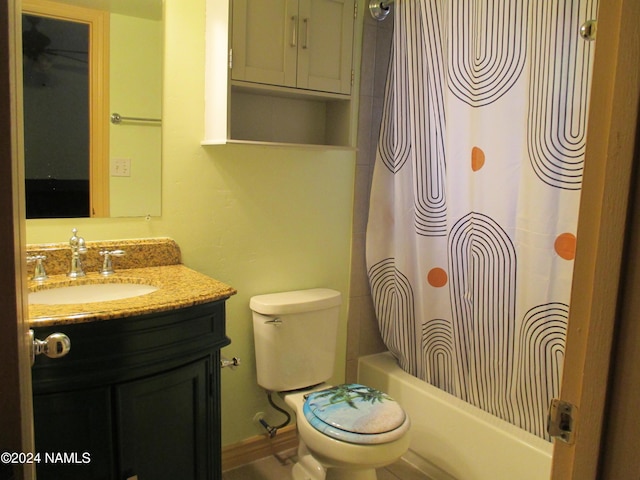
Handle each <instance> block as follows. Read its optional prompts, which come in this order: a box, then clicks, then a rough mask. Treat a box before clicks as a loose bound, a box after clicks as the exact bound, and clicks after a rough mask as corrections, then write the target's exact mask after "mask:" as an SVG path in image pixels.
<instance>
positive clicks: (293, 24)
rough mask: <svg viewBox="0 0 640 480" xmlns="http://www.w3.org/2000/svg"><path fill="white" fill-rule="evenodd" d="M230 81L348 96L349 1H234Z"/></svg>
mask: <svg viewBox="0 0 640 480" xmlns="http://www.w3.org/2000/svg"><path fill="white" fill-rule="evenodd" d="M232 18H233V24H232V42H231V45H232V69H231V78H232V80H241V81H247V82H256V83H263V84H269V85H278V86H282V87H295V88H301V89H308V90H316V91H322V92H331V93H339V94H345V95H348V94H350V93H351V77H352V49H353V30H354V28H353V27H354V1H353V0H272V1H269V2H265V1H264V0H234V1H233V9H232Z"/></svg>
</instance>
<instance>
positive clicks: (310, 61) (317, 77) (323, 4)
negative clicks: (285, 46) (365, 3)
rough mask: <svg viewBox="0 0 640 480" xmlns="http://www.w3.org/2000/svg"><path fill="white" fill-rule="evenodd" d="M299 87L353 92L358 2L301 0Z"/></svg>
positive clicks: (335, 91) (350, 0)
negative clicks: (352, 78) (355, 8)
mask: <svg viewBox="0 0 640 480" xmlns="http://www.w3.org/2000/svg"><path fill="white" fill-rule="evenodd" d="M299 14H300V20H299V22H300V26H299V30H300V33H299V42H298V43H299V47H298V84H297V85H298V88H305V89H309V90H320V91H324V92H334V93H345V94H349V93H350V92H351V70H352V57H353V27H354V0H300V7H299Z"/></svg>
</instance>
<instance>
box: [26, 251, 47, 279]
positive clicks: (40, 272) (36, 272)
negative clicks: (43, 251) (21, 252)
mask: <svg viewBox="0 0 640 480" xmlns="http://www.w3.org/2000/svg"><path fill="white" fill-rule="evenodd" d="M46 259H47V256H46V255H28V256H27V263H33V262H36V266H35V267H34V269H33V277H31V280H35V281H36V282H43V281H45V280H46V279H47V278H49V277H48V275H47V272H46V271H45V269H44V264H43V263H42V262H43V261H44V260H46Z"/></svg>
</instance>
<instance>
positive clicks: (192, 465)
mask: <svg viewBox="0 0 640 480" xmlns="http://www.w3.org/2000/svg"><path fill="white" fill-rule="evenodd" d="M210 365H211V360H210V358H209V357H207V358H205V359H202V360H200V361H198V362H195V363H191V364H189V365H186V366H184V367H181V368H178V369H175V370H171V371H168V372H165V373H161V374H158V375H154V376H152V377H149V378H146V379H141V380H137V381H133V382H130V383H126V384H122V385H118V386H116V387H115V398H116V410H117V412H118V413H117V419H116V421H117V431H118V438H119V450H120V451H119V455H120V477H119V478H125V479H126V478H132V477H134V476H136V475H137V478H139V479H140V480H144V479H150V480H151V479H153V480H175V479H180V480H196V479H197V480H209V479H211V478H215V479H217V478H220V474H219V472H218V473H216V472H215V471H214V470H216V469H219V465H218V466H217V467H215V466H214V465H213V463H214V460H213V455H212V454H213V449H212V440H211V438H212V437H211V435H212V415H211V410H212V408H211V404H212V402H211V397H210V395H209V386H208V378H209V372H210ZM212 472H213V473H212Z"/></svg>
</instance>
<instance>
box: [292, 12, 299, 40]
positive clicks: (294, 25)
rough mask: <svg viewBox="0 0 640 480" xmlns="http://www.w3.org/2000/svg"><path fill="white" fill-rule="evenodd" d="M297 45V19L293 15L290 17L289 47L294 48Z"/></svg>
mask: <svg viewBox="0 0 640 480" xmlns="http://www.w3.org/2000/svg"><path fill="white" fill-rule="evenodd" d="M297 43H298V19H297V17H296V16H295V15H293V16H292V17H291V46H292V47H295V46H296V45H297Z"/></svg>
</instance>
